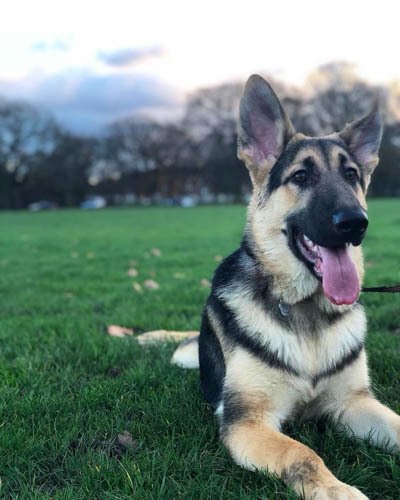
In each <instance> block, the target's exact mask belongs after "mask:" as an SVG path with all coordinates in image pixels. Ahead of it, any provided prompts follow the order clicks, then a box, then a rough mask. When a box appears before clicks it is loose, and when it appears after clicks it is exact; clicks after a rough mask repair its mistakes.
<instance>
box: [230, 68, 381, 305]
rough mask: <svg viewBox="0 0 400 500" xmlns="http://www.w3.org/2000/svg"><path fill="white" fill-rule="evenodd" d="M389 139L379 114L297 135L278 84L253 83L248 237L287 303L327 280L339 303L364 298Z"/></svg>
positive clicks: (242, 147)
mask: <svg viewBox="0 0 400 500" xmlns="http://www.w3.org/2000/svg"><path fill="white" fill-rule="evenodd" d="M381 136H382V120H381V117H380V114H379V112H378V110H377V109H374V110H373V111H372V112H371V113H370V114H369V115H368V116H366V117H365V118H362V119H361V120H358V121H356V122H354V123H351V124H350V125H347V126H346V127H345V128H344V129H343V130H342V131H341V132H338V133H333V134H332V135H329V136H326V137H316V138H310V137H306V136H304V135H302V134H299V133H296V131H295V130H294V127H293V125H292V123H291V122H290V120H289V118H288V116H287V115H286V113H285V111H284V109H283V108H282V105H281V104H280V102H279V100H278V98H277V96H276V94H275V93H274V91H273V89H272V88H271V87H270V85H269V84H268V83H267V82H266V81H265V80H264V79H263V78H261V77H260V76H257V75H253V76H251V77H250V78H249V80H248V82H247V84H246V87H245V91H244V94H243V97H242V100H241V103H240V123H239V137H238V156H239V158H240V159H242V160H243V161H244V162H245V164H246V166H247V168H248V169H249V172H250V176H251V179H252V183H253V188H254V190H253V197H252V200H251V202H250V206H249V213H248V227H247V237H248V238H249V239H250V240H251V242H252V245H253V246H254V249H255V251H256V253H257V255H258V256H259V258H260V260H261V261H262V262H263V264H264V266H265V267H266V268H267V269H268V270H269V271H270V272H271V273H272V275H273V276H274V277H275V278H277V280H276V281H277V283H280V285H281V288H282V298H283V299H284V300H286V301H288V302H290V303H293V302H297V301H299V300H301V299H303V298H305V297H307V296H310V295H312V294H313V293H315V292H316V291H317V290H318V289H319V287H320V283H321V282H322V289H323V291H324V293H325V295H326V297H327V298H328V299H329V300H330V301H331V302H332V303H333V304H336V305H341V304H352V303H353V302H355V301H356V300H357V298H358V295H359V291H360V282H361V280H362V276H363V264H362V254H361V250H360V247H359V245H360V243H361V241H362V240H363V238H364V236H365V233H366V230H367V225H368V218H367V213H366V209H367V206H366V201H365V195H366V191H367V188H368V185H369V182H370V178H371V174H372V172H373V170H374V168H375V167H376V165H377V163H378V149H379V144H380V140H381Z"/></svg>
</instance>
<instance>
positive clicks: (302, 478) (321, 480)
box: [221, 419, 367, 500]
mask: <svg viewBox="0 0 400 500" xmlns="http://www.w3.org/2000/svg"><path fill="white" fill-rule="evenodd" d="M221 434H222V440H223V442H224V444H225V446H226V447H227V448H228V450H229V451H230V453H231V455H232V457H233V459H234V460H235V462H236V463H237V464H239V465H241V466H243V467H245V468H247V469H250V470H255V469H259V470H263V471H267V472H269V473H272V474H276V475H278V476H279V477H280V478H281V479H282V480H283V481H284V482H285V483H286V484H287V485H288V486H290V487H291V488H293V489H294V491H295V492H296V493H297V494H298V495H300V496H304V498H305V499H312V500H325V499H326V500H327V499H330V500H350V499H351V500H359V499H364V500H365V499H366V498H367V497H366V496H365V495H363V494H362V493H361V492H360V491H359V490H357V489H356V488H353V487H351V486H348V485H346V484H344V483H342V482H340V481H339V480H338V479H336V478H335V476H334V475H333V474H332V473H331V472H330V471H329V470H328V468H327V467H326V466H325V464H324V462H323V461H322V459H321V458H320V457H319V456H318V455H317V454H316V453H314V452H313V451H312V450H311V449H310V448H308V447H307V446H305V445H303V444H301V443H299V442H297V441H295V440H293V439H291V438H289V437H287V436H285V435H283V434H282V433H280V432H278V431H277V430H275V429H274V428H273V427H272V426H269V425H268V423H267V422H266V421H265V419H255V420H253V419H248V420H241V421H238V422H236V423H232V424H230V425H228V426H226V427H224V426H222V431H221Z"/></svg>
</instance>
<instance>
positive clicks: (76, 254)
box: [71, 252, 79, 259]
mask: <svg viewBox="0 0 400 500" xmlns="http://www.w3.org/2000/svg"><path fill="white" fill-rule="evenodd" d="M71 257H72V258H73V259H77V258H78V257H79V254H78V252H71Z"/></svg>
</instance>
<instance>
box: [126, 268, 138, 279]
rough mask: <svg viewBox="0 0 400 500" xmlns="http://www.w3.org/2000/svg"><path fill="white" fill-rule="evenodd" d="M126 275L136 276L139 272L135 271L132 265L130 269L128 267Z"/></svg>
mask: <svg viewBox="0 0 400 500" xmlns="http://www.w3.org/2000/svg"><path fill="white" fill-rule="evenodd" d="M126 274H127V275H128V276H130V277H131V278H136V276H137V275H138V274H139V273H138V272H137V270H136V269H135V268H134V267H131V268H130V269H128V272H127V273H126Z"/></svg>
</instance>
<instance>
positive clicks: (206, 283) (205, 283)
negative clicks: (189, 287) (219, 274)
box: [200, 278, 211, 288]
mask: <svg viewBox="0 0 400 500" xmlns="http://www.w3.org/2000/svg"><path fill="white" fill-rule="evenodd" d="M200 285H201V286H203V287H204V288H210V286H211V282H210V280H208V279H207V278H203V279H202V280H200Z"/></svg>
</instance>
